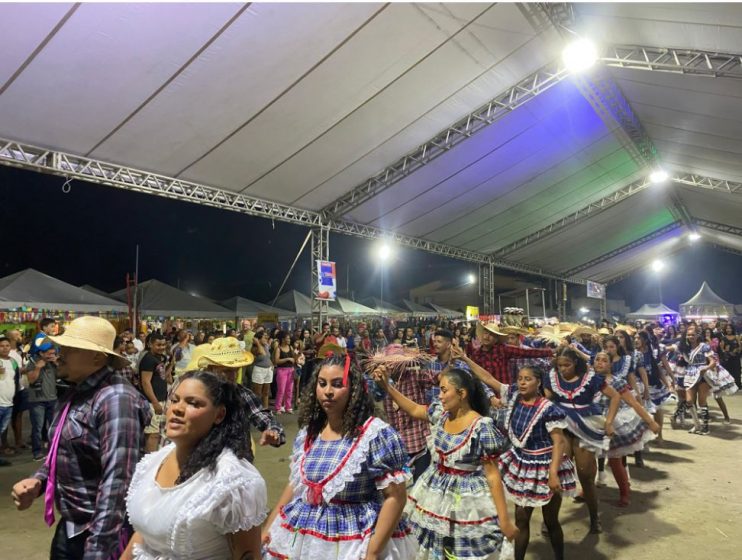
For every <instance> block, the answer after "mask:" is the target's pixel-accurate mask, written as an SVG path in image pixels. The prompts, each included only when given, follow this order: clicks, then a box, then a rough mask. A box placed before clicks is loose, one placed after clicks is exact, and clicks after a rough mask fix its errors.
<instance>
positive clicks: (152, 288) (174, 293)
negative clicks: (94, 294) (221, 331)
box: [111, 279, 234, 319]
mask: <svg viewBox="0 0 742 560" xmlns="http://www.w3.org/2000/svg"><path fill="white" fill-rule="evenodd" d="M137 291H138V293H139V315H140V316H142V317H176V318H180V319H234V313H233V312H232V311H230V310H229V309H226V308H224V307H222V306H221V305H217V304H216V303H214V302H213V301H211V300H209V299H206V298H203V297H199V296H194V295H191V294H189V293H188V292H184V291H183V290H179V289H178V288H175V287H173V286H170V285H169V284H165V283H164V282H160V281H159V280H154V279H153V280H147V281H146V282H140V283H139V286H138V289H137ZM111 296H112V297H115V298H116V299H119V300H121V301H124V302H125V301H127V300H126V297H127V296H126V289H123V290H119V291H117V292H114V293H112V294H111Z"/></svg>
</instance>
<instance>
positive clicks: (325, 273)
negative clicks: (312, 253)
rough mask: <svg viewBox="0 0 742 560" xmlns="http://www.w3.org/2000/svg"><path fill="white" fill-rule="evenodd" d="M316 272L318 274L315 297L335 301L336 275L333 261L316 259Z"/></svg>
mask: <svg viewBox="0 0 742 560" xmlns="http://www.w3.org/2000/svg"><path fill="white" fill-rule="evenodd" d="M317 272H318V276H319V286H318V287H317V299H323V300H327V301H335V296H336V293H337V276H336V275H335V263H334V262H332V261H317Z"/></svg>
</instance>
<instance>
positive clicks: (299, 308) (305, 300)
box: [276, 290, 343, 317]
mask: <svg viewBox="0 0 742 560" xmlns="http://www.w3.org/2000/svg"><path fill="white" fill-rule="evenodd" d="M276 305H277V306H279V307H282V308H283V309H288V310H290V311H292V312H293V314H294V315H295V316H299V317H311V316H312V300H311V299H310V298H309V297H308V296H306V295H304V294H302V293H301V292H299V291H297V290H291V291H288V292H286V293H283V294H281V295H280V296H278V298H277V299H276ZM327 315H328V316H329V317H341V316H342V315H343V312H342V311H340V310H338V309H335V308H334V307H332V306H331V305H328V306H327Z"/></svg>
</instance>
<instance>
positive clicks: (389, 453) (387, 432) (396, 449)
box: [368, 426, 412, 490]
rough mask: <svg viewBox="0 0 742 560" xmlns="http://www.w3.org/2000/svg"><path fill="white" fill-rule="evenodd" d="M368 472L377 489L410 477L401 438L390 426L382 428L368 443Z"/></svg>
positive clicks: (401, 481)
mask: <svg viewBox="0 0 742 560" xmlns="http://www.w3.org/2000/svg"><path fill="white" fill-rule="evenodd" d="M368 472H369V475H370V476H371V478H373V479H374V482H375V484H376V488H377V489H378V490H383V489H384V488H386V487H387V486H389V485H390V484H404V483H406V482H407V481H408V480H409V479H410V478H412V475H411V474H410V469H409V468H408V467H407V453H406V452H405V449H404V445H403V444H402V440H401V438H400V437H399V434H398V433H397V432H396V431H394V429H392V428H391V427H390V426H386V427H384V428H382V429H381V430H380V431H379V433H378V434H376V436H375V437H374V439H373V440H372V441H371V442H370V444H369V457H368Z"/></svg>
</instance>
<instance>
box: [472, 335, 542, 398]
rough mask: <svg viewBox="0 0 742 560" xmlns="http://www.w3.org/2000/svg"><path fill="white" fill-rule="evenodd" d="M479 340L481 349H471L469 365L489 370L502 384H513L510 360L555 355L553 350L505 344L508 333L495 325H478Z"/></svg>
mask: <svg viewBox="0 0 742 560" xmlns="http://www.w3.org/2000/svg"><path fill="white" fill-rule="evenodd" d="M477 338H478V339H479V341H480V343H481V345H480V346H479V348H474V347H470V348H469V351H468V358H466V361H467V363H468V362H469V360H471V361H473V362H474V363H475V364H477V365H479V366H480V367H482V368H484V369H485V370H487V371H488V372H489V373H490V375H492V376H493V377H494V378H495V379H497V380H498V381H499V382H500V383H504V384H506V385H509V384H511V383H512V382H513V379H512V377H511V374H510V368H509V364H508V362H509V360H516V359H525V358H530V359H533V358H550V357H552V356H553V354H554V352H553V350H551V348H524V347H522V346H510V345H508V344H505V341H506V340H507V338H508V335H507V333H504V332H502V331H500V330H499V329H498V326H497V325H496V324H494V323H491V324H487V325H483V324H482V323H478V324H477Z"/></svg>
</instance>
